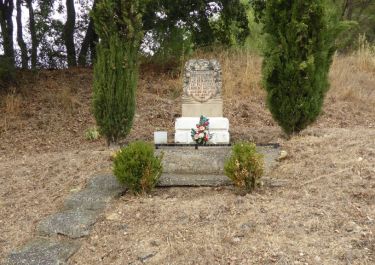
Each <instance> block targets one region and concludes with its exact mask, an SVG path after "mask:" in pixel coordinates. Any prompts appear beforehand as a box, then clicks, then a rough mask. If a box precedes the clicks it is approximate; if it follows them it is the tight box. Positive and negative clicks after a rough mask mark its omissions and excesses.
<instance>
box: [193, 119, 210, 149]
mask: <svg viewBox="0 0 375 265" xmlns="http://www.w3.org/2000/svg"><path fill="white" fill-rule="evenodd" d="M209 125H210V122H209V120H208V119H207V118H206V117H204V116H201V117H200V119H199V123H198V124H197V126H196V127H197V128H196V129H194V128H193V129H191V138H193V140H194V141H195V142H196V144H197V145H205V144H207V142H208V141H209V140H210V139H211V138H212V134H210V132H209Z"/></svg>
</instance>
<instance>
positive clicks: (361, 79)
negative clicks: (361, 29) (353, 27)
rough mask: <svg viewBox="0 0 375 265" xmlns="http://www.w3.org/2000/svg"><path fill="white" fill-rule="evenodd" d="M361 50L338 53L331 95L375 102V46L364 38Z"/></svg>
mask: <svg viewBox="0 0 375 265" xmlns="http://www.w3.org/2000/svg"><path fill="white" fill-rule="evenodd" d="M359 42H360V45H359V47H360V48H359V50H358V51H356V52H355V53H353V54H351V55H336V56H335V58H334V61H333V65H332V68H331V74H330V80H331V91H330V94H331V95H335V96H336V97H337V98H339V99H342V100H345V101H354V102H360V103H363V102H365V103H366V104H375V86H374V83H375V47H372V46H370V45H369V44H368V43H367V42H366V41H365V40H363V39H362V38H360V39H359Z"/></svg>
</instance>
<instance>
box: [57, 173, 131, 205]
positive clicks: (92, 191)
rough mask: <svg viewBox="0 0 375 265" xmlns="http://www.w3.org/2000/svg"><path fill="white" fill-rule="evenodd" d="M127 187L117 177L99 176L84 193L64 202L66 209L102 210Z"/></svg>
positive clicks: (74, 195) (75, 194)
mask: <svg viewBox="0 0 375 265" xmlns="http://www.w3.org/2000/svg"><path fill="white" fill-rule="evenodd" d="M124 191H125V187H124V186H123V185H121V184H120V183H119V182H118V181H117V179H116V177H115V176H112V175H99V176H95V177H93V178H91V179H90V180H89V182H88V184H87V186H86V188H85V189H84V190H82V191H79V192H75V193H72V194H71V195H70V196H69V197H68V198H67V199H66V200H65V202H64V207H65V209H77V208H81V209H86V210H101V209H103V208H105V206H106V204H107V203H108V202H109V201H110V200H111V199H112V198H113V197H117V196H119V195H120V194H122V193H124Z"/></svg>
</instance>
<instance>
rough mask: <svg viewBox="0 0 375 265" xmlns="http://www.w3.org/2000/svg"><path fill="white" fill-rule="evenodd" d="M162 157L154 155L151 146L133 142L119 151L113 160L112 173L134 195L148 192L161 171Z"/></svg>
mask: <svg viewBox="0 0 375 265" xmlns="http://www.w3.org/2000/svg"><path fill="white" fill-rule="evenodd" d="M161 161H162V156H160V157H158V156H155V154H154V148H153V146H152V144H149V143H145V142H141V141H139V142H134V143H131V144H129V146H127V147H125V148H123V149H121V150H120V151H119V152H118V153H117V155H116V157H115V160H114V167H113V173H114V174H115V176H116V177H117V179H118V181H119V182H120V183H122V184H124V185H125V186H126V187H127V188H128V189H129V190H130V191H132V192H134V193H143V192H146V193H147V192H150V191H151V190H152V189H153V188H154V187H155V185H156V183H157V182H158V180H159V177H160V175H161V173H162V171H163V167H162V163H161Z"/></svg>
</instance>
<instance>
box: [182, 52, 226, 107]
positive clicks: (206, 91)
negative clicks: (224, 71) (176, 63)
mask: <svg viewBox="0 0 375 265" xmlns="http://www.w3.org/2000/svg"><path fill="white" fill-rule="evenodd" d="M221 86H222V82H221V67H220V64H219V63H218V62H217V61H216V60H203V59H199V60H189V61H188V62H187V63H186V65H185V76H184V87H183V89H184V94H185V96H188V97H192V98H193V99H194V100H195V101H197V102H200V103H203V102H207V101H208V100H210V99H212V98H214V97H215V96H216V95H219V94H220V93H221Z"/></svg>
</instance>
